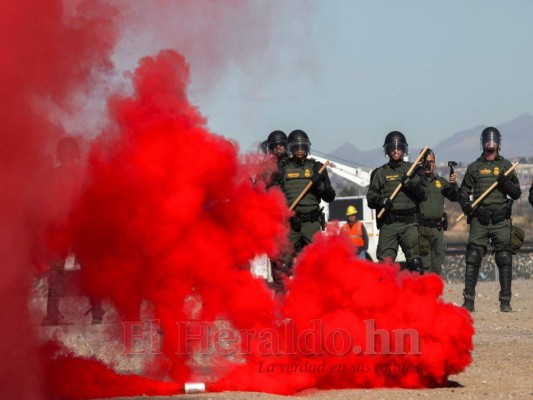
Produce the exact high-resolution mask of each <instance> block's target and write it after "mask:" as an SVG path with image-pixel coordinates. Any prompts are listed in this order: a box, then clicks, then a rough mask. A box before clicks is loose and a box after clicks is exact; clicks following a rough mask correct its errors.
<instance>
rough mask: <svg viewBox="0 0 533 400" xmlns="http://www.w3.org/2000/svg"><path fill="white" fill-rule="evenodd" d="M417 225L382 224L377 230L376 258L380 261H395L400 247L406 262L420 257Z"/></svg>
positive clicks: (400, 223) (401, 223) (402, 223)
mask: <svg viewBox="0 0 533 400" xmlns="http://www.w3.org/2000/svg"><path fill="white" fill-rule="evenodd" d="M419 240H420V239H419V237H418V224H415V223H405V222H393V223H390V224H384V225H383V226H382V227H381V229H380V230H379V241H378V248H377V257H378V259H379V260H381V261H385V259H387V258H389V259H391V260H392V261H394V260H395V259H396V255H397V254H398V247H399V246H401V247H402V250H403V252H404V254H405V258H406V259H407V261H409V260H412V259H414V258H419V257H420V242H419Z"/></svg>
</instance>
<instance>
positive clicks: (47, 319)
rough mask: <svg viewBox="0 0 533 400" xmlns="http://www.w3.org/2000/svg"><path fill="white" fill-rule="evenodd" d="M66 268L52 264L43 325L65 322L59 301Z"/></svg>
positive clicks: (49, 272)
mask: <svg viewBox="0 0 533 400" xmlns="http://www.w3.org/2000/svg"><path fill="white" fill-rule="evenodd" d="M64 276H65V270H64V269H63V267H62V266H61V267H58V266H51V267H50V270H49V271H48V294H47V298H46V315H45V316H44V318H43V321H42V322H41V325H43V326H53V325H61V324H63V323H64V322H65V318H64V317H63V314H61V313H60V312H59V301H60V300H61V296H62V294H63V281H64Z"/></svg>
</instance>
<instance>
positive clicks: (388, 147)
mask: <svg viewBox="0 0 533 400" xmlns="http://www.w3.org/2000/svg"><path fill="white" fill-rule="evenodd" d="M383 148H384V149H385V154H386V155H390V154H391V153H392V152H393V151H394V150H401V151H402V154H407V144H405V143H402V142H392V143H386V144H384V145H383Z"/></svg>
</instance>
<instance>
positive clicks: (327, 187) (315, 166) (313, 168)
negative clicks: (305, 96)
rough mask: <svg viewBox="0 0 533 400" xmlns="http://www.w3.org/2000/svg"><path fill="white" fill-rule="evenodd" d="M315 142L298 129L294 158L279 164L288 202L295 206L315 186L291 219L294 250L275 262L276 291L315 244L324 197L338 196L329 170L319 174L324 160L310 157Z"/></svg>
mask: <svg viewBox="0 0 533 400" xmlns="http://www.w3.org/2000/svg"><path fill="white" fill-rule="evenodd" d="M310 150H311V142H310V141H309V137H308V136H307V133H305V132H304V131H302V130H300V129H297V130H294V131H292V132H291V133H290V134H289V137H288V151H289V154H290V155H291V157H290V158H289V159H288V160H287V161H286V162H284V163H281V164H279V165H280V168H281V174H280V177H279V179H278V180H277V182H276V184H278V185H279V187H280V188H281V190H282V191H283V193H284V194H285V197H286V198H287V204H288V205H289V206H290V205H292V204H293V203H294V202H295V200H296V199H297V198H298V197H299V195H300V194H301V193H302V192H303V190H304V189H305V187H306V186H307V185H308V183H309V182H313V185H312V186H311V189H310V190H309V191H308V192H307V194H306V195H305V196H304V197H303V198H302V199H301V200H300V202H299V203H298V204H297V205H296V207H295V208H294V212H295V214H294V216H293V217H292V218H291V226H290V228H291V229H290V233H289V241H290V242H291V244H292V246H293V251H292V252H290V253H289V254H286V255H285V257H284V258H283V262H280V263H276V264H275V265H273V271H272V275H273V280H274V286H275V290H276V291H277V292H284V291H285V288H284V285H283V276H284V275H288V276H291V275H292V260H293V258H294V257H295V256H296V255H297V254H298V253H299V252H300V251H302V249H303V248H304V247H305V246H307V245H308V244H309V243H311V240H312V238H313V236H314V235H315V234H316V233H317V232H319V231H320V230H321V228H322V229H323V227H324V223H325V221H324V214H323V213H322V210H321V209H320V200H324V201H326V202H328V203H329V202H331V201H333V200H334V199H335V190H334V189H333V187H332V186H331V182H330V180H329V176H328V173H327V171H326V170H324V171H322V172H321V173H319V170H320V168H321V167H322V165H323V164H322V163H320V162H318V161H316V160H313V159H312V158H308V157H307V156H308V155H309V152H310Z"/></svg>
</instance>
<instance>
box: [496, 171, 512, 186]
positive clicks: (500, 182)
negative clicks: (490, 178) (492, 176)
mask: <svg viewBox="0 0 533 400" xmlns="http://www.w3.org/2000/svg"><path fill="white" fill-rule="evenodd" d="M496 181H497V182H498V185H500V186H505V184H506V183H507V182H509V178H508V177H506V176H505V175H504V174H500V175H498V179H497V180H496Z"/></svg>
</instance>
